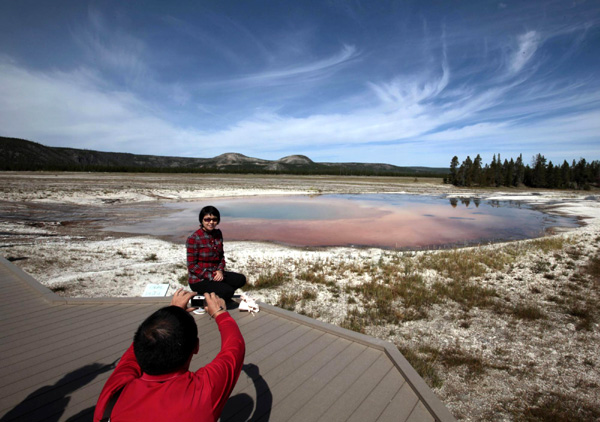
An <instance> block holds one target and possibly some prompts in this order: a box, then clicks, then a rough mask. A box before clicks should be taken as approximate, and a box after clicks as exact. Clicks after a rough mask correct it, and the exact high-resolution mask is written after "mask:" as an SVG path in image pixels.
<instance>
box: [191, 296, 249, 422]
mask: <svg viewBox="0 0 600 422" xmlns="http://www.w3.org/2000/svg"><path fill="white" fill-rule="evenodd" d="M205 297H206V303H207V306H206V312H207V313H208V314H209V315H213V316H214V318H215V321H216V322H217V325H218V327H219V331H220V333H221V351H220V352H219V354H218V355H217V356H216V357H215V358H214V359H213V361H212V362H211V363H209V364H208V365H206V366H205V367H204V368H200V369H199V370H198V371H197V374H198V375H201V373H202V372H205V375H206V376H207V378H208V381H209V382H210V385H211V396H212V403H213V415H214V418H215V420H217V419H218V418H219V417H220V416H221V412H222V411H223V407H224V406H225V403H226V402H227V399H228V398H229V396H230V395H231V392H232V390H233V387H235V384H236V383H237V380H238V378H239V376H240V372H241V371H242V365H243V364H244V355H245V353H246V345H245V342H244V338H243V337H242V333H241V332H240V329H239V327H238V325H237V323H236V322H235V320H234V319H233V318H232V317H231V315H229V313H228V312H227V311H226V310H225V302H224V301H223V299H220V298H219V297H218V296H216V295H215V294H214V293H208V294H206V295H205Z"/></svg>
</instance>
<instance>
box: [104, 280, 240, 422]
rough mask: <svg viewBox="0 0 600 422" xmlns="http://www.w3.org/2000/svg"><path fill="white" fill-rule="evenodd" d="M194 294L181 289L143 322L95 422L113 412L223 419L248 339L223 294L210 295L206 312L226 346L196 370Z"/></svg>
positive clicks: (117, 416) (125, 417)
mask: <svg viewBox="0 0 600 422" xmlns="http://www.w3.org/2000/svg"><path fill="white" fill-rule="evenodd" d="M194 295H195V293H194V292H185V291H183V290H182V289H179V290H177V292H175V295H174V296H173V299H172V300H171V306H167V307H165V308H162V309H159V310H158V311H156V312H155V313H153V314H152V315H150V316H149V317H148V318H147V319H146V320H145V321H144V322H143V323H142V324H141V325H140V326H139V328H138V329H137V332H136V333H135V336H134V339H133V344H132V345H131V346H130V347H129V349H127V351H126V352H125V354H124V355H123V356H122V357H121V360H120V362H119V364H118V365H117V367H116V368H115V370H114V372H113V373H112V374H111V376H110V377H109V378H108V380H107V381H106V384H105V385H104V388H103V389H102V392H101V393H100V397H99V398H98V403H97V404H96V409H95V412H94V422H98V421H100V420H103V418H107V417H110V420H111V421H113V422H120V421H144V422H149V421H178V422H186V421H190V422H191V421H196V422H197V421H211V422H214V421H216V420H217V419H219V417H220V415H221V412H222V411H223V407H224V406H225V402H226V401H227V399H228V398H229V396H230V395H231V391H232V390H233V387H234V386H235V384H236V382H237V380H238V378H239V376H240V371H241V370H242V364H243V361H244V353H245V344H244V339H243V337H242V334H241V333H240V330H239V328H238V325H237V323H236V322H235V320H234V319H233V318H232V317H231V316H230V315H229V313H228V312H227V311H226V310H225V302H224V301H223V299H220V298H219V297H218V296H217V295H215V294H214V293H208V294H206V296H205V298H206V308H205V309H206V312H207V313H208V314H209V315H210V316H211V317H213V318H214V319H215V321H216V322H217V325H218V328H219V331H220V332H221V351H220V352H219V353H218V354H217V356H216V357H215V358H214V359H213V360H212V362H210V363H209V364H208V365H206V366H204V367H202V368H200V369H198V370H197V371H196V372H190V371H189V366H190V362H191V360H192V356H193V355H194V354H196V353H198V350H199V346H200V343H199V339H198V327H197V326H196V321H194V318H193V317H192V316H191V315H190V314H189V311H190V310H192V309H193V308H187V303H188V301H189V300H190V298H191V297H193V296H194ZM115 398H116V403H114V402H115ZM113 405H114V407H113ZM111 408H112V410H111Z"/></svg>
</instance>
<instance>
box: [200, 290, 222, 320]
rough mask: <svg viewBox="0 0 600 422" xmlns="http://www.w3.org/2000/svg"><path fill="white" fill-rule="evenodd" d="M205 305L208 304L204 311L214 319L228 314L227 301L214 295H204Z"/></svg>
mask: <svg viewBox="0 0 600 422" xmlns="http://www.w3.org/2000/svg"><path fill="white" fill-rule="evenodd" d="M204 303H205V304H206V306H205V307H204V309H206V312H208V315H210V316H211V317H213V318H215V317H216V316H217V315H220V314H222V313H223V312H226V309H227V308H226V306H225V301H224V300H223V299H221V298H220V297H219V296H217V295H216V294H214V293H204Z"/></svg>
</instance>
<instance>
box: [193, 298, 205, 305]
mask: <svg viewBox="0 0 600 422" xmlns="http://www.w3.org/2000/svg"><path fill="white" fill-rule="evenodd" d="M192 307H194V308H204V296H194V297H192Z"/></svg>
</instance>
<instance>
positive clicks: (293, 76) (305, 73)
mask: <svg viewBox="0 0 600 422" xmlns="http://www.w3.org/2000/svg"><path fill="white" fill-rule="evenodd" d="M357 57H358V52H357V49H356V47H354V46H352V45H344V46H343V47H342V48H341V50H340V51H338V52H337V53H335V54H334V55H332V56H330V57H327V58H324V59H320V60H316V61H312V62H308V63H299V64H295V65H294V66H288V67H283V68H278V69H269V70H265V71H263V72H258V73H253V74H250V75H246V76H242V77H239V78H235V79H229V80H226V81H223V84H228V85H235V86H240V85H242V86H243V85H250V86H253V87H255V86H271V85H282V84H290V83H294V84H297V83H302V82H304V81H307V80H318V79H321V78H324V77H329V76H330V75H331V73H332V72H334V71H336V70H337V69H339V68H340V67H341V66H343V65H345V64H347V63H348V62H350V61H351V60H354V59H356V58H357Z"/></svg>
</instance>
